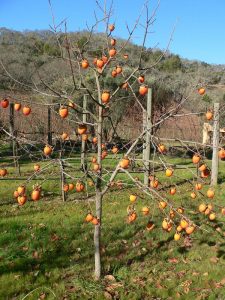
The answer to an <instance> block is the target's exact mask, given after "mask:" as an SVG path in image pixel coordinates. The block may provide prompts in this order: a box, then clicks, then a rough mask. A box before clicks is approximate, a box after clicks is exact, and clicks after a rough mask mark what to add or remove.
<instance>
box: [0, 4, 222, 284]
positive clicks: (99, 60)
mask: <svg viewBox="0 0 225 300" xmlns="http://www.w3.org/2000/svg"><path fill="white" fill-rule="evenodd" d="M147 2H148V1H147ZM147 2H146V3H145V5H144V8H143V9H142V11H141V13H140V14H139V16H138V18H137V21H136V22H135V24H134V25H133V27H132V28H131V29H129V27H128V26H127V29H128V38H127V39H126V40H125V41H123V42H119V41H118V40H117V39H116V38H115V36H114V30H116V24H114V23H112V22H111V18H112V4H111V5H110V6H109V10H107V3H106V1H105V4H104V5H102V4H101V3H100V2H99V1H97V2H96V3H97V7H98V8H99V10H100V17H99V16H98V15H97V14H95V20H96V21H95V24H94V25H92V26H91V27H88V32H87V37H86V39H84V40H81V41H80V40H79V41H74V39H73V36H72V34H70V33H68V32H67V25H66V21H62V22H60V24H59V25H57V24H55V18H54V13H53V8H52V5H51V2H50V0H49V4H50V7H51V11H52V19H53V27H52V32H53V34H54V37H55V39H56V42H57V45H58V47H59V50H60V55H59V56H56V57H54V58H51V59H53V60H56V61H57V63H58V64H61V63H63V64H64V65H65V68H66V71H67V74H66V75H67V76H66V77H65V78H64V76H61V77H60V80H59V81H60V83H59V86H57V87H56V86H55V85H54V84H53V83H49V82H46V77H45V78H43V75H44V74H43V73H44V72H43V70H41V68H40V69H38V70H37V74H35V76H36V77H35V76H34V78H32V83H33V85H32V84H30V85H29V84H27V83H23V82H21V81H20V80H17V79H16V78H15V76H14V75H12V74H11V73H10V72H9V71H8V70H7V67H6V66H5V65H4V63H3V62H2V61H0V63H1V66H2V68H3V70H4V71H5V73H6V75H7V76H8V77H9V78H10V80H12V81H13V82H14V83H15V84H16V85H18V86H20V87H21V88H24V89H26V91H27V90H30V91H32V92H33V93H34V94H35V95H36V94H38V95H39V97H40V98H39V99H38V100H37V99H36V101H35V102H34V101H32V100H27V99H25V100H23V99H21V100H20V99H18V97H17V96H13V92H11V93H10V95H7V97H6V99H3V100H2V102H1V106H2V108H3V114H4V113H5V111H7V107H8V106H9V103H13V104H14V109H15V113H18V112H19V111H20V110H21V109H22V111H23V115H24V118H27V120H28V121H29V122H30V124H29V125H30V126H31V129H32V123H33V122H34V121H35V118H34V117H33V119H31V118H32V115H33V116H34V114H35V113H34V111H35V110H36V109H38V107H39V114H40V116H41V115H42V114H43V113H44V110H45V109H48V116H47V118H48V119H50V114H52V115H51V118H54V124H53V125H54V126H52V128H54V132H53V134H54V138H53V140H54V142H53V143H52V145H51V144H50V143H48V141H46V136H47V135H46V136H45V138H44V141H43V135H42V136H41V135H40V136H38V137H36V140H35V138H34V137H32V138H30V137H29V135H28V133H27V132H24V133H23V134H24V137H22V136H20V135H19V133H21V132H19V130H18V132H17V134H15V129H14V128H12V130H11V131H10V130H9V128H8V124H7V121H4V122H5V124H4V125H3V126H1V131H2V132H4V134H6V135H7V136H8V138H9V140H12V141H16V142H17V143H18V145H19V147H20V149H21V150H23V151H21V152H22V154H21V155H16V154H15V153H14V154H13V156H14V158H16V160H17V161H19V160H20V159H22V158H23V157H24V156H26V157H27V156H29V157H30V158H31V159H32V160H33V161H34V162H35V165H34V172H33V174H32V175H30V176H29V177H28V178H27V180H26V181H25V182H24V183H23V184H22V185H21V186H19V187H18V188H17V190H16V191H15V192H14V197H15V198H17V201H18V203H19V205H20V206H22V205H24V204H25V202H26V201H27V195H26V187H27V186H28V185H30V184H31V180H32V179H33V178H39V184H38V185H37V186H34V188H33V191H32V193H31V199H32V200H33V201H38V200H39V199H40V198H41V185H42V184H43V182H45V181H47V180H48V176H49V173H51V174H52V175H54V176H55V177H56V178H58V177H59V174H60V180H61V190H62V195H63V199H64V200H65V194H67V193H69V192H71V191H73V190H74V189H75V190H76V192H77V193H82V192H83V193H84V191H85V190H86V191H87V198H89V193H88V188H89V187H90V189H91V192H92V196H94V198H95V209H94V208H92V207H91V206H90V203H89V202H88V211H87V215H86V222H89V223H92V224H93V225H94V245H95V278H96V279H99V278H100V276H101V254H100V247H101V227H102V226H104V224H102V201H103V197H104V196H105V194H106V193H107V192H109V191H110V190H111V189H112V188H114V187H115V186H116V187H117V188H119V189H121V188H122V187H123V186H126V187H127V188H129V189H131V188H132V194H131V195H130V202H131V205H129V206H128V209H127V213H128V223H133V222H134V221H135V220H136V219H137V217H138V213H137V211H136V209H135V203H136V201H137V198H138V197H139V198H141V197H142V198H143V197H144V196H145V197H147V199H148V200H149V202H153V203H154V204H153V205H155V203H157V205H158V207H159V212H160V213H162V215H163V219H162V228H163V229H164V230H165V232H170V231H171V230H172V229H175V231H174V239H175V240H176V241H178V240H179V239H180V238H181V237H182V232H183V235H188V236H189V235H190V234H192V233H193V232H194V231H195V230H196V229H202V228H200V227H199V226H198V225H197V224H195V223H194V222H193V221H192V220H191V217H190V216H188V211H186V210H185V209H184V208H183V207H176V203H175V201H174V200H173V196H174V195H175V194H177V193H178V194H179V184H180V182H182V181H184V183H188V187H186V186H185V192H187V193H189V194H190V198H191V199H195V198H196V197H198V198H200V199H201V198H204V197H205V193H203V192H201V190H202V187H203V184H209V182H208V179H209V176H210V168H209V166H208V165H207V163H206V162H205V161H204V158H205V157H204V155H203V154H202V152H201V153H200V150H199V149H200V148H201V149H202V148H203V149H204V147H203V145H202V144H201V143H196V142H192V141H187V140H181V139H172V138H170V137H163V138H162V137H160V136H157V129H158V128H160V127H161V126H162V124H164V123H165V122H166V121H168V120H171V119H173V120H174V119H175V118H182V117H188V116H190V115H193V114H194V115H196V114H197V115H202V114H203V112H199V113H186V112H183V111H182V109H183V108H184V106H185V104H186V102H187V101H189V99H190V98H191V97H192V95H193V92H194V93H195V92H196V89H197V88H198V87H199V85H198V84H196V86H194V87H193V89H192V91H191V92H190V94H189V95H181V94H180V95H179V97H178V96H177V97H175V96H174V97H172V96H171V99H172V100H171V99H170V101H169V103H162V104H161V107H160V106H159V105H160V104H159V103H156V101H154V100H155V99H154V94H153V113H152V114H151V115H148V114H149V113H148V108H146V97H149V90H150V89H151V81H150V80H148V76H149V77H150V72H149V71H150V69H153V68H154V67H155V66H156V64H158V63H159V62H160V60H161V59H162V57H163V56H164V55H165V53H166V52H167V50H168V47H169V45H170V43H171V41H172V35H171V37H170V39H169V43H168V46H167V48H166V50H165V52H164V53H163V54H162V55H161V56H160V58H158V59H157V60H156V61H155V62H154V63H153V64H152V65H149V66H147V65H146V66H145V63H144V62H143V53H145V52H146V53H148V49H146V43H147V40H148V35H149V32H150V30H149V28H150V27H151V26H152V25H153V24H154V22H155V16H156V11H157V9H158V7H159V3H158V4H157V6H156V8H155V9H154V10H153V12H152V14H150V13H149V8H148V6H147ZM145 11H146V20H145V24H144V25H143V24H142V17H143V13H144V12H145ZM99 24H104V26H105V30H104V39H103V40H101V47H99V48H98V49H96V45H95V44H94V42H93V38H94V36H95V30H96V28H97V26H98V25H99ZM61 26H64V27H65V32H63V33H62V32H61V31H59V28H60V27H61ZM138 26H141V27H142V28H144V33H143V42H142V45H141V47H140V48H139V55H138V60H137V61H136V64H135V63H133V62H132V61H131V59H130V58H129V54H128V52H127V51H126V50H127V49H126V47H127V45H128V44H129V42H130V40H131V38H132V36H133V35H134V33H135V31H136V29H137V28H138ZM79 42H80V44H79ZM146 79H147V80H146ZM35 80H36V81H35ZM198 93H199V95H204V93H205V88H202V87H200V89H199V90H198ZM199 97H200V96H199ZM86 98H88V101H87V103H86V100H85V99H86ZM162 102H163V101H162ZM28 104H29V106H28ZM84 104H85V105H84ZM130 105H137V107H138V108H140V110H141V115H142V114H143V112H144V113H145V115H146V114H147V116H148V120H147V121H146V122H148V123H151V126H149V127H147V128H143V127H142V124H141V129H140V130H139V131H140V132H139V134H138V135H136V136H135V137H134V138H133V139H132V140H129V141H128V142H127V143H123V145H122V146H121V145H119V143H118V141H115V142H114V141H113V139H112V137H111V139H104V129H105V128H106V123H107V122H110V125H109V126H110V128H112V129H113V137H114V136H115V135H114V134H115V133H116V132H117V131H116V125H115V123H116V122H115V119H116V118H115V115H117V116H118V115H120V114H121V112H120V110H122V108H123V110H122V111H123V112H125V111H126V109H128V108H129V106H130ZM24 106H25V108H26V109H24ZM121 107H122V108H121ZM124 114H125V113H124ZM123 116H124V115H122V117H123ZM122 117H121V118H122ZM206 117H207V120H208V121H211V120H212V119H213V112H211V114H209V113H208V114H207V116H206ZM50 121H51V120H50ZM44 123H46V119H44ZM74 125H75V126H76V133H75V134H74V133H73V126H74ZM17 126H18V128H20V126H19V125H17ZM21 126H22V125H21ZM135 126H136V124H134V127H135ZM137 126H138V125H137ZM65 128H66V129H67V130H65ZM50 131H51V130H50V129H49V128H48V133H50ZM51 134H52V132H51ZM69 135H73V136H75V137H74V138H73V139H72V138H71V139H69ZM146 135H148V137H149V142H147V143H146V140H147V139H146ZM90 136H91V137H90ZM77 141H78V142H77ZM164 141H166V142H167V143H164ZM43 142H44V143H46V145H43ZM109 142H111V143H109ZM168 142H179V143H180V144H181V145H182V146H183V147H185V148H186V150H189V151H191V152H192V153H193V167H189V166H185V165H179V166H177V165H176V164H175V163H171V161H170V160H169V158H168V156H167V149H166V145H165V144H168ZM81 144H82V145H83V146H81ZM109 144H110V145H109ZM40 145H41V147H40ZM77 145H78V146H79V147H81V150H80V153H81V156H82V158H81V159H82V163H81V165H82V167H81V169H77V167H76V166H75V163H74V161H76V160H81V159H80V158H79V157H77V156H75V157H74V148H75V146H77ZM190 145H192V146H190ZM147 146H150V147H149V152H150V151H153V153H152V155H151V157H150V153H148V154H149V155H148V156H149V158H147V159H146V157H142V156H141V155H140V152H141V151H143V149H144V148H146V149H147ZM208 146H209V147H211V148H212V146H211V145H207V147H208ZM34 148H35V150H36V151H35V153H34ZM68 148H69V150H68ZM150 148H151V149H150ZM109 149H111V151H112V154H111V156H109V155H108V154H109V153H108V150H109ZM120 152H122V153H121V154H120ZM90 154H91V155H92V158H91V159H90ZM223 155H224V153H222V152H221V153H220V156H221V157H222V156H223ZM107 156H108V158H109V159H110V160H111V165H110V166H109V165H107V163H105V161H107V160H105V158H106V157H107ZM224 157H225V155H224ZM83 160H84V161H83ZM146 163H147V164H146ZM41 165H42V166H41ZM147 165H149V168H148V166H147ZM55 166H58V167H57V168H55ZM146 166H147V167H146ZM181 168H182V169H184V170H186V171H187V172H186V176H188V178H183V177H182V176H181V175H180V174H179V169H181ZM196 170H197V172H196ZM146 171H147V172H149V180H148V184H143V183H142V182H141V180H140V179H139V178H134V177H133V175H132V172H137V173H140V174H141V175H142V174H143V173H146ZM118 174H119V175H123V180H119V181H117V182H116V181H115V180H116V178H117V176H118ZM0 176H1V177H5V176H7V170H6V169H5V168H1V169H0ZM74 180H76V182H75V183H73V182H72V181H74ZM126 180H127V182H126ZM133 189H137V191H138V192H134V191H133ZM138 193H139V195H138V196H137V194H138ZM141 195H142V196H141ZM214 195H215V191H214V189H213V187H210V188H209V189H208V191H207V192H206V196H207V197H208V199H212V198H213V197H214ZM181 196H182V195H181ZM209 201H210V200H209ZM150 206H151V205H149V207H148V206H144V207H143V208H142V214H143V215H144V216H149V220H148V221H147V222H146V223H147V225H146V229H147V230H148V231H151V230H153V229H154V228H155V226H154V221H153V220H152V217H150V216H151V211H150ZM214 207H215V206H213V205H212V204H211V203H205V202H203V203H201V204H200V206H199V208H198V210H199V212H201V213H202V212H204V214H205V215H207V216H208V218H209V220H210V221H213V220H214V219H215V218H216V214H215V209H214ZM84 215H85V213H84ZM204 230H205V228H204Z"/></svg>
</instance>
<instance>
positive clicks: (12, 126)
mask: <svg viewBox="0 0 225 300" xmlns="http://www.w3.org/2000/svg"><path fill="white" fill-rule="evenodd" d="M9 132H10V135H11V149H12V155H13V160H14V165H15V168H16V169H17V171H18V174H19V175H21V174H20V165H19V162H18V157H17V155H18V151H17V141H16V136H15V122H14V104H13V103H10V105H9Z"/></svg>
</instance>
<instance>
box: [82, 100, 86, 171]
mask: <svg viewBox="0 0 225 300" xmlns="http://www.w3.org/2000/svg"><path fill="white" fill-rule="evenodd" d="M86 122H87V95H84V98H83V123H86ZM81 139H82V137H81ZM85 150H86V141H84V140H83V139H82V140H81V169H82V171H85V170H86V163H85Z"/></svg>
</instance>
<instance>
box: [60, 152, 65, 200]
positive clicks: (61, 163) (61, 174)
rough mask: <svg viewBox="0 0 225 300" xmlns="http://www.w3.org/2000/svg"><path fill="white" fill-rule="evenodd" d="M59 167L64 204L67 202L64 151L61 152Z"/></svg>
mask: <svg viewBox="0 0 225 300" xmlns="http://www.w3.org/2000/svg"><path fill="white" fill-rule="evenodd" d="M59 167H60V183H61V193H62V200H63V202H65V201H66V193H65V192H64V184H65V174H64V164H63V161H62V150H60V152H59Z"/></svg>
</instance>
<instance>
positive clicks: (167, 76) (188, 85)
mask: <svg viewBox="0 0 225 300" xmlns="http://www.w3.org/2000/svg"><path fill="white" fill-rule="evenodd" d="M88 36H89V33H88V32H84V31H82V32H69V33H67V37H66V34H65V33H60V34H57V36H56V35H55V34H53V33H52V32H51V31H48V30H46V31H24V32H18V31H14V30H9V29H6V28H0V60H1V64H0V93H1V95H2V96H4V95H8V94H9V92H10V95H12V96H13V94H14V93H17V94H18V93H21V94H22V95H26V94H29V97H30V96H31V95H33V96H34V97H33V98H32V99H33V101H38V97H39V95H38V94H37V93H35V92H34V91H32V90H31V89H30V88H29V87H28V86H32V87H35V88H37V89H40V90H42V91H49V88H50V89H52V90H55V91H58V92H59V93H60V94H66V95H71V94H72V97H73V98H74V101H81V93H79V91H74V85H73V79H72V75H71V69H70V64H69V62H68V51H67V50H68V49H67V40H68V41H69V44H70V49H71V51H72V52H73V53H74V54H75V56H76V51H77V49H83V48H85V50H86V53H87V54H88V57H87V58H88V59H89V60H90V62H92V60H93V59H94V57H96V56H98V57H99V56H102V55H103V54H104V51H105V48H104V47H105V42H106V40H105V36H104V35H103V34H101V33H99V34H94V35H93V36H92V39H91V41H90V43H88V44H87V45H85V43H86V42H87V39H88ZM122 43H124V40H122V39H120V38H118V39H117V48H118V49H119V48H120V45H122ZM125 52H126V53H127V54H128V55H129V60H128V61H127V62H126V63H125V62H124V60H123V59H122V57H121V61H120V64H121V65H123V66H124V72H125V73H126V74H129V72H130V71H131V69H132V67H133V66H135V65H137V64H138V59H139V52H140V46H138V45H135V44H132V43H128V44H127V46H126V50H124V52H123V54H124V53H125ZM162 54H163V52H162V50H159V49H150V48H149V49H145V51H144V53H143V57H142V58H143V59H142V65H143V67H145V66H151V65H152V66H153V67H152V68H151V69H150V70H148V71H147V72H146V73H145V77H146V82H147V84H148V85H149V86H150V87H152V88H153V93H154V112H155V114H157V112H158V111H159V110H162V109H163V110H165V109H166V107H167V106H168V105H170V103H171V101H176V100H177V99H180V97H182V95H188V94H189V93H190V91H191V90H193V87H195V86H196V84H199V85H204V86H205V85H206V86H208V87H207V94H206V95H205V96H203V97H202V98H201V99H202V100H199V97H198V95H197V93H196V95H192V96H191V97H190V100H189V101H188V102H187V104H186V107H185V109H187V111H195V110H198V109H200V110H202V109H205V108H206V107H207V106H210V105H211V103H212V102H214V101H221V102H223V101H224V100H225V72H224V71H225V66H223V65H210V64H207V63H205V62H200V61H190V60H187V59H182V58H181V57H179V56H178V55H174V54H171V53H167V54H166V55H163V56H162ZM160 57H161V59H160V61H159V62H158V63H156V62H157V61H158V60H159V58H160ZM111 71H112V68H109V72H108V73H107V76H106V77H105V78H104V87H105V88H107V89H110V90H114V89H115V88H116V87H117V86H119V85H121V84H122V83H123V81H122V80H123V78H112V76H111ZM7 72H8V73H7ZM74 72H75V76H76V68H75V71H74ZM9 74H10V75H11V76H12V77H11V78H10V76H9ZM84 76H85V81H86V83H87V85H88V87H89V89H90V90H92V91H93V90H94V89H95V83H94V77H93V74H92V73H91V71H86V72H85V74H84ZM13 79H16V80H17V81H18V82H20V83H23V85H21V84H19V83H16V82H15V80H13ZM137 90H138V89H137ZM125 96H126V91H121V93H120V94H119V96H118V97H119V98H118V99H119V100H118V101H119V102H118V101H116V102H115V103H113V104H112V105H113V106H114V107H113V109H112V115H111V117H112V120H113V122H114V124H115V126H117V125H119V123H120V122H121V120H122V118H123V116H124V112H125V111H127V110H128V108H129V114H130V115H132V111H131V110H132V105H133V103H134V102H133V100H132V97H130V98H129V97H128V98H126V100H124V101H122V99H124V98H125ZM197 99H198V100H197ZM118 103H119V105H118ZM193 104H194V105H193ZM143 105H145V103H143ZM115 106H116V107H117V108H118V109H115ZM89 109H90V110H91V109H92V108H91V107H89ZM93 109H94V108H93ZM135 114H136V115H137V110H136V108H134V111H133V116H134V115H135ZM138 114H139V112H138ZM105 126H106V127H107V124H106V125H105ZM108 126H110V125H109V124H108Z"/></svg>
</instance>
